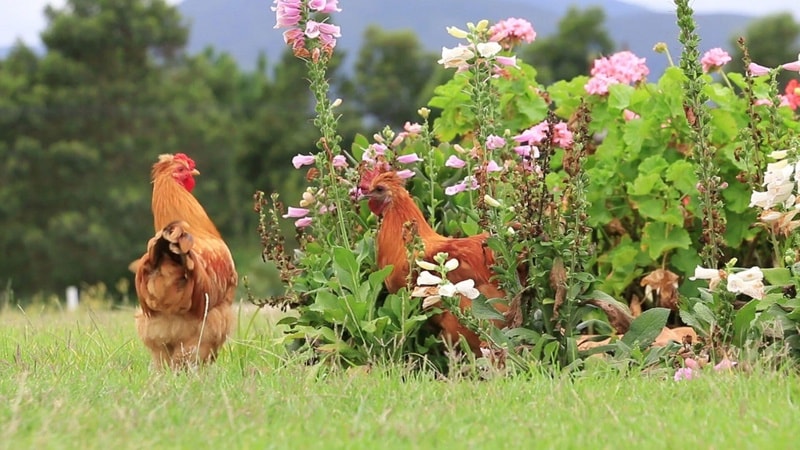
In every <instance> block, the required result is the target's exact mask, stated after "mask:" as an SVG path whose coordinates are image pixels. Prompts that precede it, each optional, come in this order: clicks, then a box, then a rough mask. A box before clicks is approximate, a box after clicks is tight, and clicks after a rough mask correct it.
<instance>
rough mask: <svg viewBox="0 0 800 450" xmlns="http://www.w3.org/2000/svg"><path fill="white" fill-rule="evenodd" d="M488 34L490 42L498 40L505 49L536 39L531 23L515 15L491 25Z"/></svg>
mask: <svg viewBox="0 0 800 450" xmlns="http://www.w3.org/2000/svg"><path fill="white" fill-rule="evenodd" d="M489 34H490V36H491V37H490V38H489V40H490V41H491V42H499V43H500V45H502V46H503V48H505V49H510V48H513V47H514V46H515V45H517V44H519V43H521V42H525V43H531V42H533V40H534V39H536V31H534V30H533V25H531V23H530V22H528V21H527V20H525V19H518V18H516V17H510V18H508V19H506V20H501V21H499V22H497V23H496V24H494V25H492V26H491V27H490V28H489Z"/></svg>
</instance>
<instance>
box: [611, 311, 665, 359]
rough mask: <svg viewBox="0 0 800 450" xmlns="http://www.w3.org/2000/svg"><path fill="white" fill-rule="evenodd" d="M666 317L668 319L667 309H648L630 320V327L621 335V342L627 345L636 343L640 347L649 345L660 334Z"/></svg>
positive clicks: (643, 347)
mask: <svg viewBox="0 0 800 450" xmlns="http://www.w3.org/2000/svg"><path fill="white" fill-rule="evenodd" d="M667 319H669V309H667V308H652V309H648V310H647V311H645V312H643V313H642V314H641V315H640V316H639V317H637V318H636V319H634V320H633V322H631V327H630V329H628V332H627V333H625V335H623V336H622V342H623V343H624V344H625V345H628V346H633V345H634V344H638V346H639V348H640V349H645V348H647V347H649V346H650V344H652V343H653V342H654V341H655V340H656V338H657V337H658V335H659V334H661V330H662V329H663V328H664V326H665V325H666V324H667Z"/></svg>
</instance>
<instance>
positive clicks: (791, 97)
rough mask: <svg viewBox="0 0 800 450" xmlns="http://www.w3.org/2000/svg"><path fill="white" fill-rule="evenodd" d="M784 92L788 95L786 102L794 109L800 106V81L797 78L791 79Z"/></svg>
mask: <svg viewBox="0 0 800 450" xmlns="http://www.w3.org/2000/svg"><path fill="white" fill-rule="evenodd" d="M784 92H785V93H786V95H785V96H784V97H786V102H787V103H788V106H789V107H790V108H792V110H795V109H797V108H798V107H800V82H798V81H797V80H790V81H789V84H787V85H786V89H785V90H784Z"/></svg>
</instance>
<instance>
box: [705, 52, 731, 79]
mask: <svg viewBox="0 0 800 450" xmlns="http://www.w3.org/2000/svg"><path fill="white" fill-rule="evenodd" d="M730 61H731V55H729V54H728V52H726V51H725V50H723V49H721V48H719V47H716V48H712V49H711V50H709V51H707V52H705V54H703V57H702V58H701V59H700V62H701V63H702V64H703V72H705V73H708V72H711V71H713V70H717V69H719V68H721V67H722V66H724V65H725V64H727V63H729V62H730Z"/></svg>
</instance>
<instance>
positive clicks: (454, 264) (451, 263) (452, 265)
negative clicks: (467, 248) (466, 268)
mask: <svg viewBox="0 0 800 450" xmlns="http://www.w3.org/2000/svg"><path fill="white" fill-rule="evenodd" d="M444 268H445V269H446V270H447V271H448V272H451V271H453V270H456V269H458V260H457V259H455V258H451V259H449V260H447V262H446V263H444Z"/></svg>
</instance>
